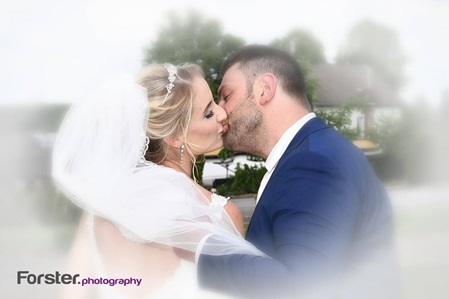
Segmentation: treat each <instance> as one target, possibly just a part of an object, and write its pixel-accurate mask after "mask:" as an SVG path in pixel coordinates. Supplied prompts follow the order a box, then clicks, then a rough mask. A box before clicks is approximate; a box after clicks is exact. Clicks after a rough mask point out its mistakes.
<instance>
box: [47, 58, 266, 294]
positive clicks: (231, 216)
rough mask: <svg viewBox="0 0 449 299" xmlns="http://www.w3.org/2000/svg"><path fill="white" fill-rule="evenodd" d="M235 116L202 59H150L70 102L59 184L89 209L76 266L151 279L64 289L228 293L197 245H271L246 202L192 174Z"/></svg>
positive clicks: (86, 271)
mask: <svg viewBox="0 0 449 299" xmlns="http://www.w3.org/2000/svg"><path fill="white" fill-rule="evenodd" d="M226 121H227V115H226V112H225V111H224V110H223V109H222V108H221V107H219V106H218V105H217V104H215V102H214V100H213V97H212V93H211V91H210V89H209V87H208V85H207V83H206V81H205V80H204V78H203V73H202V71H201V69H200V68H199V66H196V65H183V66H178V67H177V66H173V65H171V64H165V65H162V64H154V65H149V66H147V67H146V68H145V69H143V70H142V71H141V73H140V74H139V75H138V76H137V80H133V79H132V78H127V77H126V78H125V77H124V78H119V79H117V80H114V81H113V82H110V83H109V84H106V85H105V86H103V87H102V88H100V90H99V91H98V92H97V93H96V94H95V95H94V96H93V97H91V98H89V99H87V100H86V101H83V102H82V103H79V104H76V105H74V106H73V107H72V108H71V109H70V111H69V113H68V115H67V116H66V119H65V120H64V123H63V124H62V126H61V128H60V131H59V133H58V137H57V140H56V143H55V147H54V151H53V177H54V180H55V182H56V184H57V185H58V187H59V188H60V189H61V190H62V191H63V192H64V194H65V195H66V196H67V197H68V198H70V199H71V200H72V201H73V202H74V203H76V204H77V205H78V206H80V207H81V208H83V209H84V213H83V216H82V218H81V221H80V224H79V228H78V232H77V235H76V238H75V241H74V245H73V248H72V252H71V255H70V258H69V267H68V268H69V269H68V271H70V273H71V274H75V273H78V274H80V279H79V280H81V279H83V278H84V279H86V280H87V278H92V279H95V278H107V279H121V278H123V279H125V278H131V277H132V278H136V279H142V281H141V284H140V285H139V286H136V285H127V286H124V285H119V284H116V285H114V286H110V285H108V284H103V285H100V284H98V285H92V284H91V285H84V286H81V285H80V284H78V285H70V286H69V287H68V288H65V289H64V297H65V298H92V297H93V298H181V297H182V298H203V297H204V298H211V296H212V297H213V296H216V297H219V298H221V297H222V295H221V294H211V293H209V292H207V291H205V290H201V289H199V287H198V285H197V281H196V266H195V254H196V253H198V252H199V251H200V250H201V252H202V253H203V254H210V255H224V254H234V253H241V254H253V255H263V254H262V253H261V252H260V251H258V250H257V249H255V248H254V247H253V246H252V245H251V244H249V243H248V242H246V241H245V240H244V239H243V238H242V234H243V221H242V216H241V214H240V211H239V210H238V209H237V207H236V206H235V205H233V204H232V203H231V202H227V199H226V198H224V197H221V196H218V195H216V194H211V193H210V192H209V191H208V190H206V189H204V188H202V187H201V186H200V185H198V184H197V183H196V182H195V180H192V179H191V177H192V169H193V168H194V165H195V157H196V156H198V155H201V154H204V153H207V152H210V151H212V150H215V149H218V148H220V147H222V145H223V141H222V135H223V134H224V133H225V132H226V129H227V124H226ZM211 236H213V237H212V238H211ZM206 239H208V242H207V246H203V245H202V244H204V242H205V240H206ZM211 240H213V241H211ZM203 247H204V248H203Z"/></svg>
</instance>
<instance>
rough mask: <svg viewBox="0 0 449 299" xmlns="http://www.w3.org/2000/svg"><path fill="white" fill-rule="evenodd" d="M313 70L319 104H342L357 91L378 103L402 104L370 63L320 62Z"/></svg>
mask: <svg viewBox="0 0 449 299" xmlns="http://www.w3.org/2000/svg"><path fill="white" fill-rule="evenodd" d="M312 71H313V74H314V76H315V77H316V78H317V80H318V87H317V96H318V101H317V102H316V103H315V106H316V107H334V106H341V105H342V104H344V103H345V102H346V101H347V100H348V99H349V98H350V97H352V96H357V95H361V96H365V97H366V98H367V100H368V101H369V103H370V104H371V105H374V106H381V107H389V106H399V105H400V100H399V97H398V95H397V93H395V92H394V91H393V90H392V89H391V88H390V87H389V86H388V85H387V84H386V83H385V82H384V81H383V80H381V79H380V78H379V77H378V76H377V75H376V74H375V73H374V72H373V71H372V69H371V68H370V67H368V66H366V65H346V64H320V65H315V66H313V68H312Z"/></svg>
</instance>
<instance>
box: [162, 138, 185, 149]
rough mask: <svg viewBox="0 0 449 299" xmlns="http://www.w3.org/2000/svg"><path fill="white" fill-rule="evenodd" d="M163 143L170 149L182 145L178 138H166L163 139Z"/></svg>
mask: <svg viewBox="0 0 449 299" xmlns="http://www.w3.org/2000/svg"><path fill="white" fill-rule="evenodd" d="M164 142H165V143H167V144H168V145H169V146H171V147H175V148H180V147H181V145H182V144H183V142H182V140H181V138H180V137H179V136H168V137H165V138H164Z"/></svg>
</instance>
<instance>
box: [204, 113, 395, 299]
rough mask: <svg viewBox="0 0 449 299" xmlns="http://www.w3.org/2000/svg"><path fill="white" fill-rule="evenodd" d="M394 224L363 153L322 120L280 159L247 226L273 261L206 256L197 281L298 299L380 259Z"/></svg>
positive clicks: (230, 289) (241, 291) (258, 294)
mask: <svg viewBox="0 0 449 299" xmlns="http://www.w3.org/2000/svg"><path fill="white" fill-rule="evenodd" d="M391 226H392V223H391V208H390V203H389V199H388V196H387V194H386V191H385V189H384V187H383V186H382V184H381V182H380V181H379V179H378V178H377V176H376V175H375V173H374V172H373V170H372V168H371V166H370V164H369V162H368V160H367V159H366V157H365V156H364V154H363V152H362V151H360V150H359V149H358V148H357V147H356V146H354V145H353V144H352V143H351V142H349V141H348V140H347V139H345V138H344V137H343V136H342V135H340V134H339V133H338V132H337V131H335V130H334V129H331V128H329V127H328V126H327V125H326V124H325V123H324V122H323V121H322V120H321V119H319V118H318V117H316V118H313V119H312V120H310V121H309V122H307V123H306V124H305V125H304V126H303V127H302V128H301V130H300V131H299V132H298V133H297V134H296V136H295V137H294V139H293V140H292V141H291V143H290V144H289V146H288V148H287V149H286V151H285V153H284V155H283V156H282V157H281V159H280V160H279V163H278V164H277V166H276V168H275V170H274V172H273V174H272V176H271V178H270V180H269V182H268V184H267V186H266V187H265V190H264V192H263V194H262V196H261V198H260V201H259V203H258V204H257V206H256V209H255V211H254V214H253V216H252V219H251V222H250V225H249V227H248V231H247V240H248V241H250V242H251V243H253V244H254V245H255V246H256V247H257V248H259V249H260V250H261V251H263V252H264V253H266V254H267V255H268V256H269V257H271V258H264V257H255V256H249V255H228V256H208V255H200V258H199V262H198V271H199V272H198V279H199V282H200V285H202V286H203V287H205V288H211V289H216V290H221V291H224V292H226V293H230V294H234V295H237V296H239V297H261V296H262V297H273V296H274V297H275V298H281V297H282V296H279V294H280V293H281V292H285V294H293V293H295V294H296V293H297V292H300V291H301V290H306V289H307V288H308V287H310V286H312V285H316V283H317V282H325V281H331V280H332V279H334V278H335V277H338V276H340V275H343V273H345V272H346V271H347V270H348V268H350V267H356V265H357V264H359V263H364V262H366V261H369V260H370V259H371V258H372V257H375V256H378V255H379V252H381V250H384V249H385V248H386V247H389V246H390V241H391ZM293 297H295V296H293Z"/></svg>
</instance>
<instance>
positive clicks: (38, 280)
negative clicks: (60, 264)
mask: <svg viewBox="0 0 449 299" xmlns="http://www.w3.org/2000/svg"><path fill="white" fill-rule="evenodd" d="M141 283H142V279H141V278H133V277H128V278H104V277H97V278H92V277H85V278H81V277H80V274H69V273H63V274H61V273H59V271H55V272H54V273H40V274H34V273H30V271H17V284H38V285H40V284H49V285H52V284H75V285H80V286H85V285H109V286H111V287H113V286H115V285H121V286H127V285H135V286H140V284H141Z"/></svg>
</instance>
